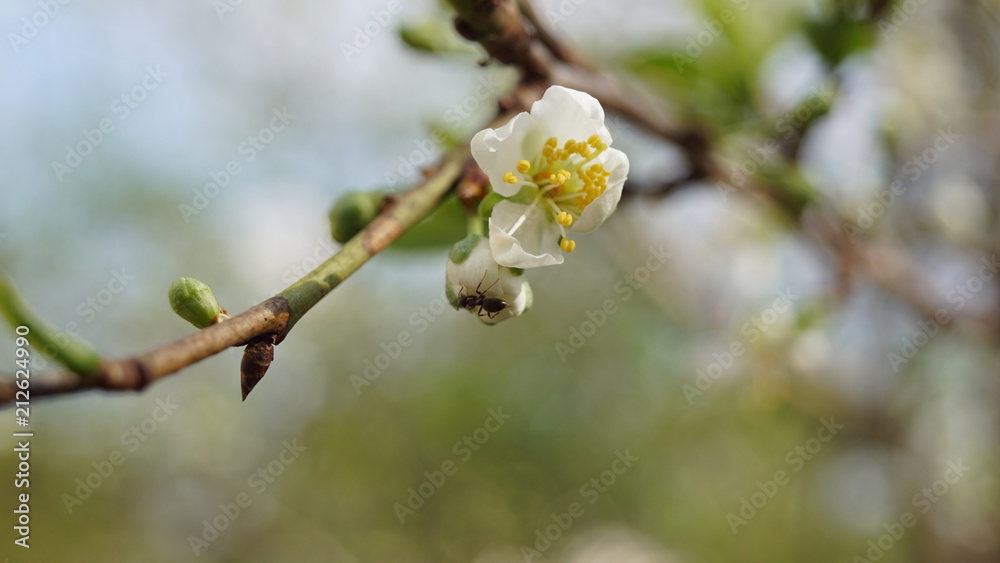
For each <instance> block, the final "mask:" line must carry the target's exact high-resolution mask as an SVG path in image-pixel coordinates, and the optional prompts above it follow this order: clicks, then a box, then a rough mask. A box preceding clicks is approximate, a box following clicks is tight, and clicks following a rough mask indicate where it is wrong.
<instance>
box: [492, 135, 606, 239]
mask: <svg viewBox="0 0 1000 563" xmlns="http://www.w3.org/2000/svg"><path fill="white" fill-rule="evenodd" d="M607 148H608V145H607V144H606V143H604V142H603V141H602V140H601V137H600V136H599V135H591V136H590V138H589V139H587V141H586V142H580V141H576V140H573V139H570V140H568V141H566V143H565V144H563V146H562V148H559V139H557V138H556V137H550V138H549V139H548V140H547V141H545V145H544V146H543V147H542V153H541V154H540V155H537V156H536V157H535V158H534V159H533V160H531V161H528V160H521V161H518V162H517V165H516V167H515V170H517V172H516V173H515V172H507V173H506V174H504V177H503V181H504V182H506V183H508V184H521V185H524V186H528V187H530V188H533V189H534V190H535V192H536V194H535V199H534V201H533V202H532V203H533V204H538V205H541V206H542V207H543V208H545V209H546V211H547V212H549V216H550V217H552V218H554V219H555V222H556V224H557V225H558V226H559V231H560V232H561V233H562V238H561V239H560V241H559V248H561V249H562V250H563V252H573V249H574V248H576V243H575V242H573V241H572V240H569V239H568V238H566V227H569V226H570V225H572V224H573V222H574V221H576V220H577V219H579V218H580V214H581V213H583V210H584V209H586V207H587V206H588V205H590V202H592V201H594V200H595V199H597V198H598V197H600V195H601V194H603V193H604V191H605V190H606V189H607V188H608V176H610V175H611V173H610V172H608V171H607V170H605V169H604V166H603V165H601V163H599V162H593V161H594V159H596V158H597V157H598V156H599V155H600V154H601V153H602V152H604V151H605V150H607ZM522 219H523V218H522ZM520 224H521V221H519V222H518V223H517V224H515V227H514V229H513V230H516V228H517V227H519V226H520ZM513 230H512V231H511V234H513Z"/></svg>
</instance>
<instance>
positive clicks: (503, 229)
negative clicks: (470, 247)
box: [490, 201, 563, 268]
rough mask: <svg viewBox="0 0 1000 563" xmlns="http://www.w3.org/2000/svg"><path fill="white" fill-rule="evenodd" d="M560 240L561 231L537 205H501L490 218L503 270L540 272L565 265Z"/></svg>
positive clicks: (496, 254) (494, 248)
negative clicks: (519, 269)
mask: <svg viewBox="0 0 1000 563" xmlns="http://www.w3.org/2000/svg"><path fill="white" fill-rule="evenodd" d="M511 231H513V235H511V234H510V233H511ZM559 236H560V233H559V227H558V226H557V225H556V224H555V223H554V222H550V221H549V220H548V219H547V218H546V217H545V214H544V213H543V212H542V210H540V209H539V208H538V206H536V205H525V204H523V203H514V202H512V201H501V202H500V203H498V204H497V205H496V207H494V208H493V214H492V215H491V216H490V250H492V251H493V259H494V260H496V261H497V263H498V264H500V265H502V266H507V267H509V268H537V267H539V266H551V265H554V264H562V262H563V255H562V251H561V250H559Z"/></svg>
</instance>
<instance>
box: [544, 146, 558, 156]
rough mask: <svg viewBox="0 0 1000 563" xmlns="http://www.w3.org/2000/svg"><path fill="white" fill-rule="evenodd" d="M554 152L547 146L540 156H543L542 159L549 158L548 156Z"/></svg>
mask: <svg viewBox="0 0 1000 563" xmlns="http://www.w3.org/2000/svg"><path fill="white" fill-rule="evenodd" d="M554 152H555V149H554V148H552V147H550V146H548V145H545V147H544V148H543V149H542V156H544V157H550V156H552V155H553V154H554Z"/></svg>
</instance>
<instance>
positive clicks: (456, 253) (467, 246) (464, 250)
mask: <svg viewBox="0 0 1000 563" xmlns="http://www.w3.org/2000/svg"><path fill="white" fill-rule="evenodd" d="M481 238H483V237H481V236H479V235H469V236H467V237H465V238H464V239H462V240H460V241H458V242H456V243H455V245H454V246H452V247H451V252H449V253H448V260H451V261H452V262H453V263H455V264H461V263H462V262H465V259H466V258H468V257H469V254H471V253H472V249H474V248H476V245H477V244H479V239H481Z"/></svg>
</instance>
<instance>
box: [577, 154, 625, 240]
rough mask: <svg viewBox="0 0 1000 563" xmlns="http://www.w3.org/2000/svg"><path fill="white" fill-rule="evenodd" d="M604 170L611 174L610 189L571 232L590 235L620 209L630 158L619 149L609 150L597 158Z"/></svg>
mask: <svg viewBox="0 0 1000 563" xmlns="http://www.w3.org/2000/svg"><path fill="white" fill-rule="evenodd" d="M597 162H600V163H601V165H602V166H604V169H605V170H607V171H608V172H610V173H611V176H609V177H608V188H607V189H606V190H604V193H603V194H601V195H599V196H598V197H597V199H595V200H594V201H592V202H590V204H589V205H587V207H586V208H585V209H584V210H583V213H581V214H580V218H579V219H577V221H576V222H575V223H573V226H572V227H570V230H571V231H573V232H576V233H589V232H590V231H593V230H594V229H596V228H597V227H600V226H601V223H603V222H604V220H605V219H607V218H608V216H609V215H611V214H612V213H614V211H615V208H616V207H618V200H620V199H621V197H622V188H623V187H624V186H625V178H626V177H628V157H627V156H625V153H623V152H622V151H620V150H618V149H608V150H606V151H604V153H602V154H601V156H599V157H597Z"/></svg>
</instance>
